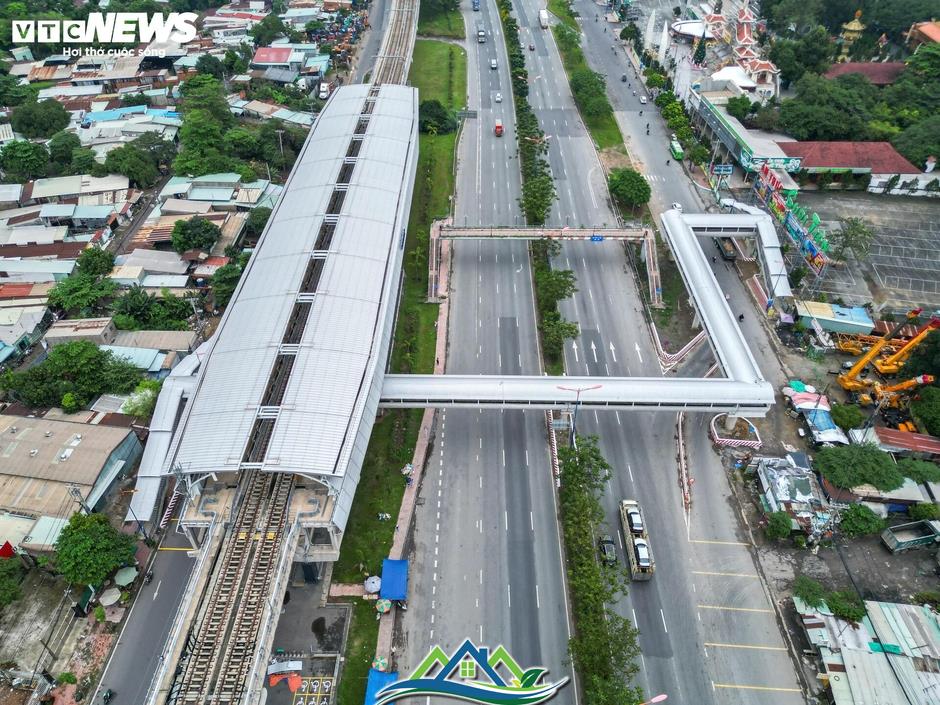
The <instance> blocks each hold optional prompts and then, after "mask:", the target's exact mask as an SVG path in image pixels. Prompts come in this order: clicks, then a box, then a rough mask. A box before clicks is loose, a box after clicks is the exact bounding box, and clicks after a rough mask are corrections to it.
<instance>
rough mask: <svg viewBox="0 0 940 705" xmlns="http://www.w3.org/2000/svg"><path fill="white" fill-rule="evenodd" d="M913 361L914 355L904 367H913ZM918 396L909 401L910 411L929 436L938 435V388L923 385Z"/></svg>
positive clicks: (939, 428) (939, 401)
mask: <svg viewBox="0 0 940 705" xmlns="http://www.w3.org/2000/svg"><path fill="white" fill-rule="evenodd" d="M936 335H937V334H936V333H933V334H931V335H930V336H928V337H929V338H934V337H936ZM913 363H914V356H913V355H912V356H911V360H910V362H908V364H907V365H905V369H908V365H909V366H911V368H913ZM918 397H919V398H918V399H916V400H915V401H913V402H911V411H912V412H913V413H914V416H915V417H916V418H917V420H918V421H919V422H920V423H921V424H923V426H924V428H926V429H927V433H929V434H930V435H931V436H940V388H938V387H923V388H922V389H921V390H920V393H919V394H918Z"/></svg>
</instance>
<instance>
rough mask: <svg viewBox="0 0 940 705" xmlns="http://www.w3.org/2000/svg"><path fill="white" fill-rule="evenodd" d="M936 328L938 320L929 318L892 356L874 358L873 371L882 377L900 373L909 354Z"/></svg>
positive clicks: (939, 320)
mask: <svg viewBox="0 0 940 705" xmlns="http://www.w3.org/2000/svg"><path fill="white" fill-rule="evenodd" d="M937 328H940V318H931V319H930V320H929V321H928V322H927V323H925V324H924V325H922V326H921V327H920V329H919V330H918V331H917V334H916V335H915V336H914V337H913V338H911V339H910V340H908V341H907V342H906V343H905V344H904V346H903V347H902V348H901V349H900V350H897V351H896V352H895V353H894V354H892V355H885V356H884V357H879V358H875V361H874V364H875V369H876V370H878V372H880V373H881V374H883V375H896V374H897V373H898V372H900V371H901V368H902V367H903V366H904V363H905V362H907V358H908V357H910V354H911V353H912V352H914V348H916V347H917V346H918V345H920V344H921V343H922V342H924V338H926V337H927V336H928V335H930V332H931V331H933V330H935V329H937Z"/></svg>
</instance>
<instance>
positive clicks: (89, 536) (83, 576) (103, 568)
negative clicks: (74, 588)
mask: <svg viewBox="0 0 940 705" xmlns="http://www.w3.org/2000/svg"><path fill="white" fill-rule="evenodd" d="M136 545H137V542H136V540H135V539H134V537H133V536H128V535H127V534H122V533H121V532H120V531H118V530H117V529H115V528H114V527H113V526H111V524H110V523H109V522H108V517H106V516H105V515H104V514H82V513H81V512H76V513H75V514H73V515H72V516H71V518H70V519H69V523H68V524H66V525H65V526H64V527H63V529H62V533H60V534H59V538H58V540H57V541H56V545H55V551H56V553H55V566H56V568H57V569H58V570H59V572H60V573H62V575H63V576H64V577H65V579H66V580H68V581H69V582H70V583H73V584H75V585H96V586H97V585H101V584H102V583H103V582H104V581H105V579H106V578H107V577H108V575H109V574H110V573H111V571H113V570H114V569H115V568H117V567H118V566H120V565H122V564H124V563H128V562H130V561H131V560H132V559H133V557H134V550H135V548H136Z"/></svg>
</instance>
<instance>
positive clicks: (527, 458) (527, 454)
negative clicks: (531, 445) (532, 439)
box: [525, 448, 529, 466]
mask: <svg viewBox="0 0 940 705" xmlns="http://www.w3.org/2000/svg"><path fill="white" fill-rule="evenodd" d="M525 464H526V465H527V466H528V464H529V449H528V448H526V451H525Z"/></svg>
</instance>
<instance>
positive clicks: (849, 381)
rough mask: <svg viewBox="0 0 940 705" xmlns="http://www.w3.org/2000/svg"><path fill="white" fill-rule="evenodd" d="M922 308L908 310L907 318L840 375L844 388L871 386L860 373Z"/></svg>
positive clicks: (840, 382)
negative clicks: (860, 377) (861, 378)
mask: <svg viewBox="0 0 940 705" xmlns="http://www.w3.org/2000/svg"><path fill="white" fill-rule="evenodd" d="M922 310H923V309H919V308H915V309H914V310H912V311H908V312H907V319H906V320H904V321H901V322H900V323H898V324H897V325H896V326H895V327H894V329H893V330H890V331H888V332H887V333H885V336H884V337H883V338H882V339H881V340H879V341H878V342H877V343H875V344H874V345H872V346H871V349H870V350H869V351H868V352H867V353H865V354H864V355H862V356H861V357H860V358H858V361H857V362H856V363H855V364H854V365H852V369H850V370H849V371H848V372H846V373H844V374H841V375H839V377H838V380H839V384H840V385H841V386H842V388H843V389H845V390H846V391H849V392H858V391H861V390H863V389H867V388H868V387H870V386H871V383H869V382H863V381H861V380H859V379H858V375H859V374H860V373H861V372H862V370H864V369H865V366H866V365H868V363H869V362H871V361H872V360H874V359H875V358H876V357H878V353H880V352H881V350H882V349H883V348H884V346H885V345H887V344H888V341H889V340H891V339H892V338H893V337H894V336H896V335H897V334H898V331H900V330H901V329H902V328H903V327H904V326H906V325H907V324H908V323H911V322H913V321H915V320H917V317H918V316H919V315H920V312H921V311H922Z"/></svg>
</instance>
